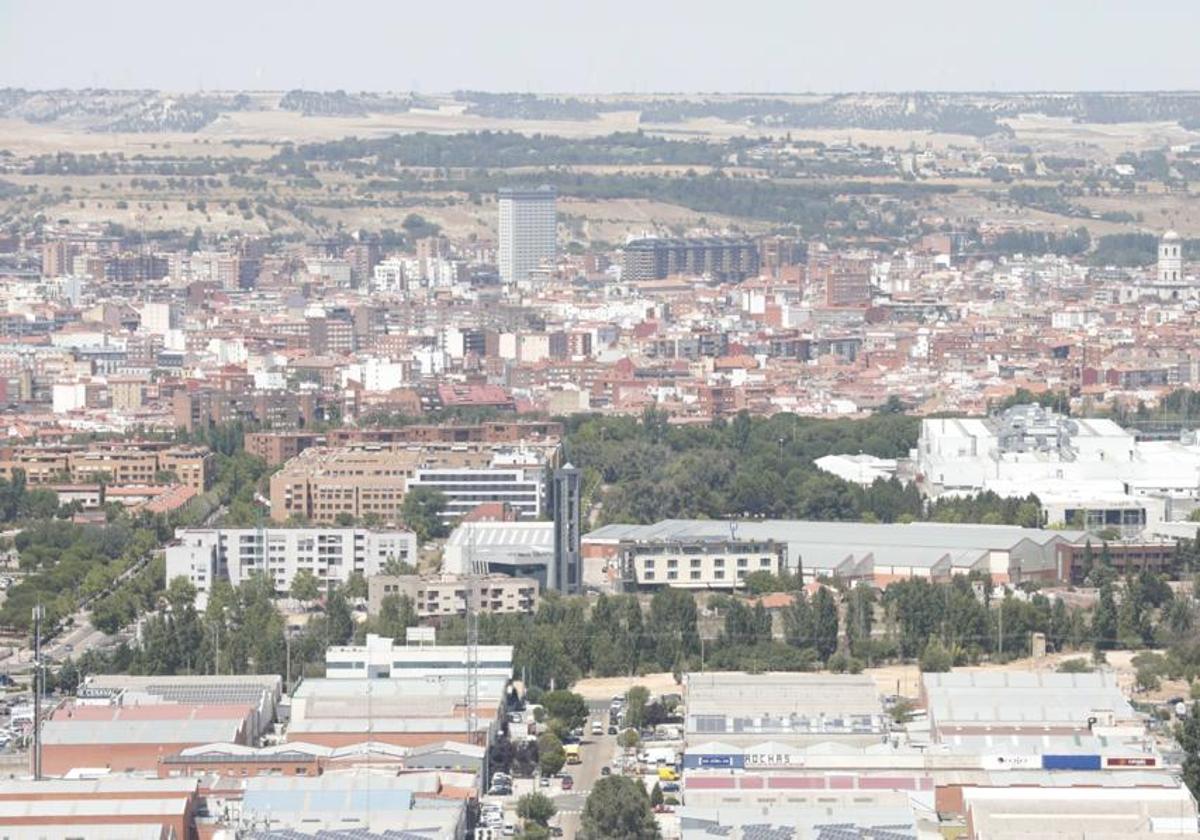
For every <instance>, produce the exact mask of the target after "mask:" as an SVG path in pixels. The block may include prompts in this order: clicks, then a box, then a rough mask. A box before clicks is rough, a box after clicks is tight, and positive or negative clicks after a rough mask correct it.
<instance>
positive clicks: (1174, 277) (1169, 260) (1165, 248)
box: [1158, 230, 1183, 283]
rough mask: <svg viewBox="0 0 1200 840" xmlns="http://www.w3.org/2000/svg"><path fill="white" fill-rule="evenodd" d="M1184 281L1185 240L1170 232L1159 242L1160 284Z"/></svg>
mask: <svg viewBox="0 0 1200 840" xmlns="http://www.w3.org/2000/svg"><path fill="white" fill-rule="evenodd" d="M1182 279H1183V240H1182V239H1181V238H1180V236H1179V234H1178V233H1176V232H1175V231H1173V230H1169V231H1167V232H1166V233H1164V234H1163V237H1162V239H1160V240H1158V282H1160V283H1178V282H1179V281H1180V280H1182Z"/></svg>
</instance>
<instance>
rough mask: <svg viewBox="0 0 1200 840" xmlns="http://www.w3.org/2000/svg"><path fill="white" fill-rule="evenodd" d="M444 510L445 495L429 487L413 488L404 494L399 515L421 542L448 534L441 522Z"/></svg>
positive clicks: (446, 528)
mask: <svg viewBox="0 0 1200 840" xmlns="http://www.w3.org/2000/svg"><path fill="white" fill-rule="evenodd" d="M445 510H446V495H445V494H444V493H442V492H441V491H440V490H433V489H431V488H429V487H415V488H413V489H412V490H409V491H408V492H407V493H405V494H404V503H403V504H402V505H401V506H400V515H401V516H402V517H403V519H404V523H405V524H406V525H407V526H408V527H409V528H411V529H412V531H413V533H415V534H416V535H417V539H418V540H420V541H421V542H428V541H429V540H432V539H438V538H440V537H444V536H446V534H448V533H449V528H448V527H447V526H446V523H445V522H443V521H442V513H443V512H444V511H445Z"/></svg>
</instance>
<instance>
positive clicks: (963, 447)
mask: <svg viewBox="0 0 1200 840" xmlns="http://www.w3.org/2000/svg"><path fill="white" fill-rule="evenodd" d="M916 467H917V472H918V475H919V477H920V479H921V480H922V481H923V482H924V484H925V486H926V488H927V489H928V491H929V493H930V495H931V496H932V497H934V498H937V497H938V496H943V495H968V494H975V493H981V492H984V491H992V492H995V493H997V494H999V495H1001V496H1027V495H1029V494H1030V493H1033V494H1035V495H1036V496H1037V497H1038V499H1039V500H1040V501H1041V502H1042V509H1043V515H1044V517H1045V520H1046V524H1048V525H1073V526H1074V525H1079V526H1084V527H1086V528H1087V529H1089V530H1093V531H1096V530H1103V529H1114V530H1117V531H1119V532H1121V533H1122V534H1125V535H1132V534H1136V533H1140V532H1141V531H1142V530H1144V529H1145V528H1146V527H1147V526H1152V525H1155V524H1157V523H1158V522H1161V521H1164V520H1169V519H1171V518H1172V516H1171V513H1172V509H1171V508H1172V504H1171V503H1172V501H1173V500H1187V501H1189V502H1191V501H1193V500H1195V499H1197V498H1200V445H1197V444H1196V442H1195V440H1194V438H1193V437H1187V438H1184V439H1182V440H1180V441H1152V442H1139V441H1138V440H1136V438H1135V437H1134V435H1133V434H1132V433H1130V432H1129V431H1127V430H1125V429H1123V428H1121V427H1120V426H1118V425H1117V424H1116V423H1114V422H1113V421H1111V420H1103V419H1073V418H1068V417H1064V416H1063V415H1060V414H1056V413H1054V412H1052V411H1048V410H1046V409H1044V408H1042V407H1041V406H1036V405H1022V406H1014V407H1013V408H1010V409H1009V410H1007V411H1005V412H1004V413H1002V414H1000V415H997V416H995V417H988V418H935V419H927V420H923V421H922V422H921V436H920V439H919V441H918V444H917V452H916Z"/></svg>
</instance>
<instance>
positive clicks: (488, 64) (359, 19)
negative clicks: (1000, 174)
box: [0, 0, 1200, 92]
mask: <svg viewBox="0 0 1200 840" xmlns="http://www.w3.org/2000/svg"><path fill="white" fill-rule="evenodd" d="M1198 32H1200V0H1124V1H1123V2H1117V1H1115V0H990V1H988V0H907V2H899V0H897V1H895V2H880V0H840V2H839V1H838V0H820V2H809V1H808V0H721V1H720V2H716V0H690V2H685V1H684V0H640V2H636V1H635V0H590V2H578V0H489V2H479V1H478V0H468V1H467V2H463V1H462V0H458V2H456V0H441V2H438V0H419V2H414V0H374V2H371V1H370V0H329V1H328V2H311V1H310V0H292V1H291V2H281V0H238V1H237V2H232V0H198V1H197V2H184V0H109V2H97V0H61V2H59V0H0V87H3V86H20V87H35V88H46V87H89V86H90V87H154V88H162V89H168V90H195V89H198V88H205V89H231V88H251V89H254V88H256V89H272V90H277V89H287V88H294V87H305V88H313V89H335V88H344V89H347V90H408V89H411V88H414V87H415V88H416V89H418V90H422V91H429V92H437V91H448V90H454V89H458V88H474V89H482V90H505V91H507V90H532V91H540V92H545V91H581V92H607V91H633V92H646V91H805V90H816V91H836V90H913V89H929V90H1079V89H1089V90H1097V89H1106V90H1130V89H1163V88H1169V89H1185V88H1186V89H1198V88H1200V50H1197V49H1196V45H1195V44H1196V41H1195V39H1196V34H1197V33H1198Z"/></svg>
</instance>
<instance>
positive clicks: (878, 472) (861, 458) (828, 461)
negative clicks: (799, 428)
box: [813, 453, 896, 487]
mask: <svg viewBox="0 0 1200 840" xmlns="http://www.w3.org/2000/svg"><path fill="white" fill-rule="evenodd" d="M813 464H814V465H815V466H816V467H817V469H819V470H821V471H823V472H827V473H829V474H831V475H836V476H837V477H838V478H840V479H842V480H843V481H849V482H852V483H853V484H858V485H861V486H863V487H870V486H871V485H872V484H874V483H875V482H876V481H887V480H888V479H891V478H895V477H896V459H895V458H876V457H875V456H874V455H867V454H864V453H859V454H858V455H826V456H824V457H822V458H818V459H816V460H815V461H813Z"/></svg>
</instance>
